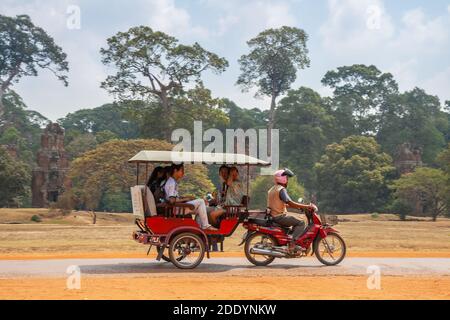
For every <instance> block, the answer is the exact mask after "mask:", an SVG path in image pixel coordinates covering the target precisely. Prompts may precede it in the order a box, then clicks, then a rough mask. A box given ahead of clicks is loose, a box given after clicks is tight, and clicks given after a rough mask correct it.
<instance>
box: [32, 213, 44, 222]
mask: <svg viewBox="0 0 450 320" xmlns="http://www.w3.org/2000/svg"><path fill="white" fill-rule="evenodd" d="M31 221H33V222H37V223H39V222H42V218H41V217H39V216H38V215H33V216H32V217H31Z"/></svg>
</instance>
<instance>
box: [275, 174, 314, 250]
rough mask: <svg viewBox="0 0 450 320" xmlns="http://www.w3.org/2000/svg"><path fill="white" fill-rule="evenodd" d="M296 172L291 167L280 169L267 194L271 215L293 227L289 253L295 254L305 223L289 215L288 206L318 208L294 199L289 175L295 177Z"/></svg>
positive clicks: (280, 222) (283, 224)
mask: <svg viewBox="0 0 450 320" xmlns="http://www.w3.org/2000/svg"><path fill="white" fill-rule="evenodd" d="M293 176H294V173H293V172H292V171H291V170H289V169H283V170H278V171H276V172H275V174H274V180H275V185H274V186H273V187H272V188H270V190H269V191H268V194H267V207H268V208H269V209H270V215H271V216H272V217H273V221H275V223H277V224H279V225H280V226H283V227H287V228H289V227H292V240H291V241H290V243H289V245H288V251H289V253H291V254H293V253H295V251H297V247H296V242H297V240H298V239H299V238H300V236H301V234H302V233H303V230H304V229H305V223H304V222H303V221H302V220H299V219H296V218H294V217H292V216H288V215H287V207H290V208H296V209H302V210H305V209H308V210H312V209H314V210H317V207H316V206H315V205H314V204H309V205H304V204H301V203H298V202H294V201H292V199H291V198H290V197H289V194H288V192H287V190H286V188H287V185H288V177H293Z"/></svg>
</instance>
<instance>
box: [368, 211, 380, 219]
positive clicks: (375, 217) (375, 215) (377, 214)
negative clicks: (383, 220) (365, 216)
mask: <svg viewBox="0 0 450 320" xmlns="http://www.w3.org/2000/svg"><path fill="white" fill-rule="evenodd" d="M370 216H371V217H372V219H378V217H379V216H380V215H379V213H378V212H374V213H372V214H371V215H370Z"/></svg>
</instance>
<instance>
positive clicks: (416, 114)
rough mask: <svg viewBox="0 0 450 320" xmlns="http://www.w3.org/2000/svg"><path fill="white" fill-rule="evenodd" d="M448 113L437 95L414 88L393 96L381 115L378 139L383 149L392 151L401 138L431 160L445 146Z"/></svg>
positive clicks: (428, 161) (432, 161)
mask: <svg viewBox="0 0 450 320" xmlns="http://www.w3.org/2000/svg"><path fill="white" fill-rule="evenodd" d="M449 126H450V122H449V121H448V115H447V114H445V113H444V112H442V111H441V110H440V101H439V98H438V97H435V96H431V95H428V94H427V93H426V92H425V91H424V90H422V89H419V88H415V89H413V90H412V91H408V92H405V93H404V94H401V95H399V96H397V97H396V98H395V100H393V101H392V103H391V104H390V105H389V108H388V111H387V112H386V114H385V115H384V118H383V122H382V125H381V127H380V130H379V132H378V134H377V139H378V141H379V142H380V144H381V145H382V146H383V149H384V150H386V151H388V152H389V153H390V154H395V152H396V148H397V147H398V146H399V145H401V144H402V143H404V142H409V143H410V144H411V145H412V146H414V147H418V148H421V149H422V151H423V153H422V159H423V161H424V162H425V163H428V164H434V162H435V159H436V156H437V154H438V153H439V151H440V150H441V149H442V148H443V147H444V146H445V142H446V141H445V132H446V131H447V130H448V129H449Z"/></svg>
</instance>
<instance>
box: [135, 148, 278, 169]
mask: <svg viewBox="0 0 450 320" xmlns="http://www.w3.org/2000/svg"><path fill="white" fill-rule="evenodd" d="M128 162H130V163H204V164H229V165H249V166H260V167H267V166H270V162H267V161H263V160H260V159H257V158H255V157H251V156H247V155H245V154H234V153H210V152H187V151H181V152H179V151H147V150H144V151H141V152H139V153H138V154H136V155H135V156H134V157H133V158H131V159H130V160H128Z"/></svg>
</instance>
